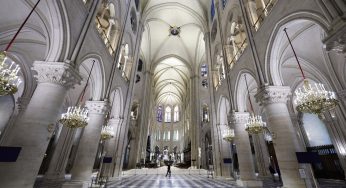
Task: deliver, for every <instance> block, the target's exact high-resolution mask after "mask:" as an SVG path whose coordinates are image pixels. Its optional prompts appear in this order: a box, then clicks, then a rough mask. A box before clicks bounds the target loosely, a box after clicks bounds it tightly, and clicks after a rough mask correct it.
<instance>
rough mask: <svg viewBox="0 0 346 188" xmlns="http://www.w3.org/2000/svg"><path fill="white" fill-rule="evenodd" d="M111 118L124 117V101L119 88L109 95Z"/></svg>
mask: <svg viewBox="0 0 346 188" xmlns="http://www.w3.org/2000/svg"><path fill="white" fill-rule="evenodd" d="M110 96H111V97H110V104H111V108H112V109H111V118H114V119H121V118H122V117H123V116H124V101H123V94H122V92H121V88H116V89H115V90H114V91H113V92H112V93H111V95H110Z"/></svg>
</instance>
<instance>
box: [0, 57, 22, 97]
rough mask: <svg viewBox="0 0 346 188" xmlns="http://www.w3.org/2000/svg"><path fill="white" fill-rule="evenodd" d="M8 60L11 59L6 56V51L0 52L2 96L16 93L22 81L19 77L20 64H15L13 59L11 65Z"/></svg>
mask: <svg viewBox="0 0 346 188" xmlns="http://www.w3.org/2000/svg"><path fill="white" fill-rule="evenodd" d="M7 60H10V59H9V58H8V57H6V53H5V52H0V96H4V95H12V94H14V93H16V92H17V91H18V86H19V84H20V83H21V82H22V81H21V80H20V78H19V77H18V72H19V70H20V67H19V65H15V63H14V62H13V61H11V64H10V65H9V64H8V63H7V62H6V61H7Z"/></svg>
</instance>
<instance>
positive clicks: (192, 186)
mask: <svg viewBox="0 0 346 188" xmlns="http://www.w3.org/2000/svg"><path fill="white" fill-rule="evenodd" d="M107 187H117V188H125V187H126V188H132V187H133V188H135V187H136V188H225V187H230V188H237V187H238V186H236V184H235V181H226V180H216V179H212V178H208V177H207V176H204V175H172V176H171V177H165V176H164V175H133V176H127V177H123V178H121V179H119V180H117V181H114V182H110V183H108V184H107Z"/></svg>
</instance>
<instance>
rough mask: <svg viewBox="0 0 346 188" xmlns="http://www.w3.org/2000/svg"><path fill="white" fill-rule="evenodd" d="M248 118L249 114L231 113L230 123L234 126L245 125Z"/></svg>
mask: <svg viewBox="0 0 346 188" xmlns="http://www.w3.org/2000/svg"><path fill="white" fill-rule="evenodd" d="M249 116H250V113H249V112H233V113H232V114H231V121H232V123H234V124H245V123H246V122H247V120H248V118H249Z"/></svg>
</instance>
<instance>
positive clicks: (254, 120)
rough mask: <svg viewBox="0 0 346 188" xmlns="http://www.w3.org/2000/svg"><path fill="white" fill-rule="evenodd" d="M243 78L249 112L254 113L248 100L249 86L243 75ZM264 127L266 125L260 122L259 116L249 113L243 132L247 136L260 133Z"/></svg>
mask: <svg viewBox="0 0 346 188" xmlns="http://www.w3.org/2000/svg"><path fill="white" fill-rule="evenodd" d="M244 78H245V84H246V89H247V93H248V99H249V102H250V107H251V111H252V112H254V110H253V106H252V102H251V98H250V91H249V86H248V84H247V80H246V75H245V74H244ZM265 127H266V123H265V122H263V121H262V117H261V116H259V115H255V114H254V113H251V115H250V116H249V118H248V119H247V122H246V124H245V130H246V131H247V132H248V133H249V134H258V133H261V132H262V131H263V129H264V128H265Z"/></svg>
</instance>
